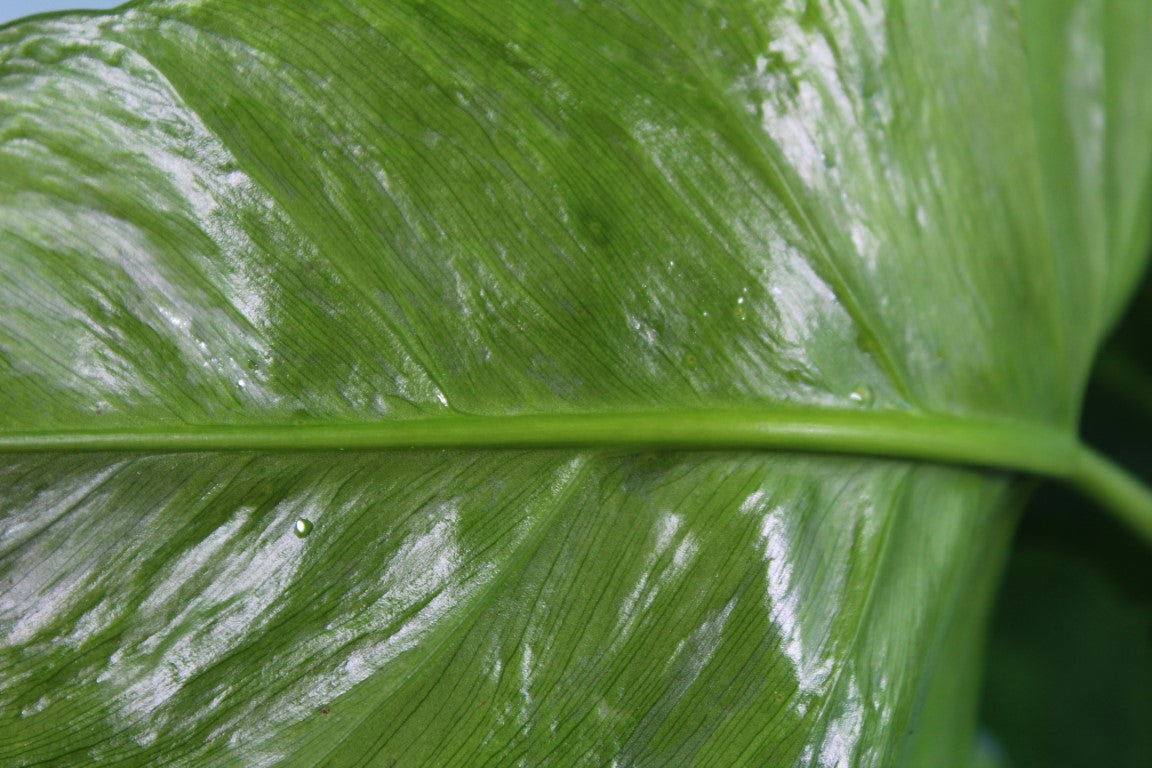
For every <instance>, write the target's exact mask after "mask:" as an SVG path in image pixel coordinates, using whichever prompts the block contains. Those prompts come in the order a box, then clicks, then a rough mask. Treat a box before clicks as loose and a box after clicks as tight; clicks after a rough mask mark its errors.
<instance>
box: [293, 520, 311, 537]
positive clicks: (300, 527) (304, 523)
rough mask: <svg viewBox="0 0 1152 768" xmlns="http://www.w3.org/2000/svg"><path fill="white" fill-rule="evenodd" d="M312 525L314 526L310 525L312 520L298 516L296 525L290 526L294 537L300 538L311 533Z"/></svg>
mask: <svg viewBox="0 0 1152 768" xmlns="http://www.w3.org/2000/svg"><path fill="white" fill-rule="evenodd" d="M314 527H315V526H314V525H312V521H311V520H309V519H308V518H306V517H298V518H296V525H294V526H292V532H293V533H295V534H296V538H298V539H302V538H304V537H305V536H307V535H308V534H310V533H312V529H313V528H314Z"/></svg>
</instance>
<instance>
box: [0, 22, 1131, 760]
mask: <svg viewBox="0 0 1152 768" xmlns="http://www.w3.org/2000/svg"><path fill="white" fill-rule="evenodd" d="M1150 38H1152V6H1147V5H1146V4H1145V3H1142V2H1136V1H1135V0H1133V1H1132V2H1128V3H1125V2H1104V1H1103V0H1101V2H1095V3H1092V2H1089V3H1078V4H1072V3H1066V4H1065V3H1049V2H1039V0H1036V2H1024V3H1022V4H1020V5H1015V4H1000V3H983V2H973V3H966V4H957V3H952V2H940V3H914V4H913V3H907V4H892V5H891V6H887V5H884V4H874V3H857V2H849V3H829V4H823V3H799V4H795V7H793V4H789V3H783V4H781V3H758V2H737V3H724V4H717V5H715V6H713V5H711V4H684V5H683V7H680V8H676V7H670V6H669V5H668V4H667V3H664V2H641V1H637V2H630V3H627V4H624V5H615V4H608V3H572V4H564V3H556V4H552V3H539V2H526V1H525V2H508V3H502V4H500V5H499V6H495V5H493V6H487V5H481V6H476V5H474V4H470V3H469V4H465V3H451V2H438V3H425V2H411V3H408V2H403V3H378V2H368V1H367V0H362V1H359V2H354V1H353V0H342V1H337V0H331V1H330V2H324V3H317V4H309V5H306V6H304V5H289V4H284V3H275V2H251V1H245V2H225V1H223V0H220V1H210V0H204V1H202V2H188V1H184V2H154V3H137V4H133V5H131V6H129V7H128V8H127V9H125V10H124V11H123V12H121V13H117V14H110V15H90V16H71V17H58V18H57V17H46V18H43V19H39V20H34V21H30V22H27V23H23V24H16V25H13V26H9V27H6V28H4V29H2V30H0V238H2V239H0V260H2V261H0V266H2V269H3V276H4V280H3V281H2V282H0V303H2V306H3V308H4V312H3V313H2V315H0V429H2V430H3V435H4V436H18V437H21V438H22V439H23V438H27V439H28V441H29V443H28V444H29V445H33V446H34V445H36V444H37V441H41V442H40V443H39V444H40V445H41V449H40V450H39V451H36V450H24V451H23V452H20V451H10V452H9V453H6V454H5V457H4V460H3V469H2V471H3V481H2V483H0V493H2V494H3V508H2V509H3V511H2V514H3V531H4V533H3V539H2V540H0V588H2V589H3V597H2V598H0V634H2V646H0V760H3V761H7V762H9V763H15V764H19V765H69V764H77V765H80V764H88V763H90V762H92V761H94V760H107V761H121V762H126V763H129V764H132V763H136V764H141V765H157V764H164V763H165V762H174V763H177V764H196V765H215V764H221V765H229V764H244V765H259V764H297V765H316V764H330V765H381V766H386V765H469V766H474V765H515V764H523V765H539V764H549V765H600V764H618V765H635V764H640V765H651V764H671V765H683V764H698V765H725V766H727V765H740V764H754V765H796V764H800V765H814V766H825V765H829V766H832V765H835V766H839V765H891V764H899V763H900V762H901V761H917V760H922V761H924V762H925V763H926V764H939V760H940V756H941V755H948V756H949V759H953V758H955V756H956V755H962V754H964V753H966V751H967V750H968V749H970V747H971V740H972V729H971V720H972V711H973V707H974V704H973V701H974V697H975V695H976V687H975V683H976V674H977V673H976V670H977V669H978V666H979V638H980V635H981V631H982V627H983V622H984V619H985V614H986V611H987V607H988V595H989V594H990V591H991V589H992V587H993V586H994V584H995V579H996V576H997V572H998V568H999V564H1000V562H1001V559H1002V556H1003V549H1004V547H1005V546H1006V543H1007V540H1008V538H1009V536H1010V531H1011V526H1012V524H1013V521H1014V510H1015V500H1016V499H1017V497H1018V495H1019V494H1018V491H1017V490H1016V488H1015V486H1014V485H1013V484H1012V482H1011V478H1009V477H1007V476H1005V475H1003V474H993V473H989V472H978V471H973V470H965V469H959V468H948V467H942V466H934V465H928V464H925V463H917V462H898V461H885V460H881V459H876V458H871V457H866V456H861V457H855V458H851V457H832V456H799V455H787V454H780V453H773V452H766V451H760V452H756V451H732V450H728V451H710V452H700V451H695V450H693V447H694V446H692V445H685V446H682V449H681V450H676V451H661V452H653V451H644V450H639V449H638V450H634V451H628V450H618V449H617V450H608V449H605V448H602V447H597V446H585V447H582V448H567V449H546V448H541V449H538V450H507V449H500V450H497V449H494V448H493V449H483V448H476V447H472V448H469V449H468V450H464V449H463V448H459V447H458V448H455V449H452V448H449V449H448V450H442V451H416V450H410V451H404V450H395V451H387V452H308V449H309V448H310V446H309V445H308V443H307V439H306V438H305V437H304V436H305V435H306V434H308V433H307V430H305V429H303V428H304V427H308V426H310V425H316V424H327V425H335V426H337V427H339V426H341V425H347V426H349V427H367V428H372V429H380V430H387V428H388V425H389V424H395V423H397V422H399V421H408V420H411V419H413V418H417V417H419V418H422V419H425V421H423V422H421V424H423V425H424V426H423V427H421V428H422V429H427V430H429V431H432V432H435V430H437V429H438V428H439V427H438V425H450V424H451V425H461V424H463V425H464V428H467V424H468V420H469V419H477V418H478V417H488V418H503V417H510V416H513V415H521V416H524V415H527V416H528V417H531V416H532V415H551V414H570V415H572V416H573V417H580V416H581V415H589V416H591V415H596V416H598V417H607V418H611V415H612V414H620V413H625V412H636V411H640V412H647V413H657V414H661V415H662V416H663V417H664V418H666V419H667V420H668V421H670V422H674V421H676V420H677V419H683V418H686V414H689V413H695V414H699V413H705V414H707V413H711V412H722V411H724V410H725V409H732V408H751V409H761V410H763V411H765V412H772V413H775V412H779V411H780V410H781V409H782V408H784V409H796V408H797V407H805V408H808V409H810V410H811V409H820V410H831V411H837V410H841V411H853V410H874V411H878V412H893V413H900V414H905V415H906V414H908V413H912V414H922V415H924V417H925V418H934V417H943V416H948V417H959V418H967V417H982V418H993V419H1000V420H1010V421H1018V422H1020V423H1022V424H1033V425H1041V426H1049V427H1053V428H1056V429H1062V430H1069V429H1071V428H1072V426H1073V425H1074V424H1075V421H1076V416H1077V410H1078V403H1079V400H1080V393H1081V390H1082V388H1083V382H1084V380H1085V377H1086V376H1087V373H1088V368H1089V364H1090V362H1091V360H1092V358H1093V355H1094V353H1095V350H1096V348H1097V345H1098V343H1099V340H1100V338H1101V337H1102V335H1103V334H1104V333H1105V332H1106V330H1107V328H1108V326H1109V324H1110V323H1111V322H1112V320H1113V319H1114V318H1115V316H1116V315H1117V314H1118V312H1119V311H1120V309H1121V306H1122V303H1123V300H1124V298H1125V297H1126V295H1127V293H1128V292H1129V291H1130V290H1131V286H1132V283H1133V281H1134V279H1135V277H1136V275H1137V273H1138V271H1139V269H1140V266H1141V261H1142V260H1141V258H1140V256H1141V254H1142V253H1143V252H1144V249H1143V244H1144V243H1145V242H1146V239H1145V238H1146V234H1147V226H1148V211H1149V209H1150V207H1149V178H1150V177H1149V165H1150V158H1152V143H1150V142H1148V140H1147V136H1148V135H1149V132H1150V131H1152V100H1150V99H1148V98H1147V97H1146V95H1145V94H1144V87H1143V78H1144V74H1145V73H1146V72H1147V71H1148V70H1149V67H1150V66H1152V53H1149V52H1150V51H1152V46H1149V45H1146V44H1145V43H1146V42H1147V41H1148V40H1149V39H1150ZM475 423H477V424H479V423H481V422H478V421H477V422H475ZM485 423H488V422H485ZM219 427H231V428H234V429H235V430H236V431H237V432H238V433H240V434H243V433H244V431H245V430H254V429H257V428H261V429H263V428H267V427H282V428H283V432H282V434H283V439H282V440H281V442H280V445H279V446H278V448H279V450H277V451H273V452H264V453H253V452H243V451H241V452H237V451H234V450H230V451H206V452H203V453H197V454H187V455H174V454H165V453H160V454H145V453H139V452H136V453H126V452H120V453H117V452H115V451H112V452H103V453H83V452H79V451H69V450H67V441H68V439H69V438H68V436H69V435H78V434H93V433H96V434H119V433H120V432H123V431H130V432H133V433H136V434H141V433H147V434H161V435H162V434H168V433H180V434H189V433H196V432H197V431H203V430H211V429H216V428H219ZM55 438H59V440H58V441H57V442H56V443H53V447H52V450H50V451H49V450H48V449H47V447H48V442H50V441H51V440H52V439H55ZM446 442H448V443H450V442H451V441H450V440H449V441H446ZM300 519H303V520H307V521H309V522H311V523H312V524H313V528H312V530H311V532H310V533H308V535H306V536H303V537H300V536H297V535H294V532H293V531H294V526H295V524H296V522H297V520H300ZM306 527H307V526H305V528H306ZM909 734H913V735H912V736H911V737H910V736H909ZM933 761H935V763H934V762H933Z"/></svg>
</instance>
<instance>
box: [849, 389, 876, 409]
mask: <svg viewBox="0 0 1152 768" xmlns="http://www.w3.org/2000/svg"><path fill="white" fill-rule="evenodd" d="M848 399H849V400H851V401H852V402H854V403H860V404H861V405H872V403H873V401H875V400H876V393H875V392H873V391H872V387H870V386H868V385H867V384H865V385H863V386H860V387H856V389H854V390H852V393H851V394H849V395H848Z"/></svg>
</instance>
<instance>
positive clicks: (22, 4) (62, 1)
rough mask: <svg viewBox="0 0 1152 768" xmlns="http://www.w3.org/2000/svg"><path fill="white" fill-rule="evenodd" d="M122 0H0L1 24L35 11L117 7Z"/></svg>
mask: <svg viewBox="0 0 1152 768" xmlns="http://www.w3.org/2000/svg"><path fill="white" fill-rule="evenodd" d="M122 2H124V0H0V24H3V23H4V22H6V21H11V20H12V19H18V18H20V17H21V16H28V15H30V14H33V13H44V12H45V11H67V10H74V9H77V8H115V7H116V6H117V5H120V3H122Z"/></svg>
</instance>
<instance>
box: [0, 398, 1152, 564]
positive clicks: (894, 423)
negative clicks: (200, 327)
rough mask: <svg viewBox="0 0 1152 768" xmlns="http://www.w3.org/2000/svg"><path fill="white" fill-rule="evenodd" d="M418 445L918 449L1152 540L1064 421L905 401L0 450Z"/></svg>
mask: <svg viewBox="0 0 1152 768" xmlns="http://www.w3.org/2000/svg"><path fill="white" fill-rule="evenodd" d="M417 448H425V449H429V448H441V449H483V448H489V449H496V448H608V449H646V450H651V449H674V450H716V449H737V450H760V451H765V450H772V451H798V452H811V453H825V454H829V453H830V454H845V455H852V456H869V457H876V458H894V459H912V460H916V461H929V462H935V463H941V464H956V465H963V466H972V467H982V468H991V469H999V470H1006V471H1011V472H1022V473H1027V474H1033V475H1039V476H1042V477H1048V478H1052V479H1056V480H1060V481H1063V482H1066V483H1068V484H1070V485H1071V486H1073V487H1074V488H1076V489H1078V490H1079V491H1080V492H1082V493H1084V494H1085V495H1086V496H1088V497H1089V498H1092V499H1094V500H1095V501H1097V502H1099V503H1100V504H1102V505H1103V506H1104V507H1106V508H1108V509H1109V510H1111V511H1112V512H1113V513H1114V514H1116V515H1117V516H1118V517H1119V518H1120V519H1121V520H1123V521H1125V522H1126V523H1127V524H1128V525H1130V526H1131V527H1132V528H1134V529H1135V530H1136V531H1137V532H1138V533H1139V534H1140V535H1141V536H1142V537H1144V538H1145V539H1146V540H1147V541H1148V542H1149V543H1152V491H1150V490H1149V489H1148V488H1146V487H1145V486H1143V485H1142V484H1141V483H1140V482H1139V481H1138V480H1136V479H1135V478H1133V477H1132V476H1130V475H1129V474H1127V473H1126V472H1125V471H1124V470H1123V469H1121V468H1120V467H1118V466H1116V465H1115V464H1113V463H1112V462H1110V461H1109V460H1108V459H1106V458H1104V457H1103V456H1101V455H1099V454H1098V453H1096V452H1095V451H1093V450H1092V449H1091V448H1088V447H1087V446H1085V445H1083V444H1082V443H1080V442H1079V441H1078V440H1076V439H1075V437H1073V436H1072V435H1068V434H1066V433H1064V432H1061V431H1059V430H1057V429H1055V428H1053V427H1046V426H1037V425H1032V424H1025V423H1020V422H1010V421H992V420H977V419H958V418H949V417H940V416H925V415H919V414H914V413H902V412H871V411H817V410H799V409H793V410H784V409H779V410H712V411H688V412H683V411H678V412H674V413H658V412H640V413H595V414H550V415H515V416H445V417H430V418H424V419H413V420H404V421H382V422H378V423H374V424H325V425H321V424H302V425H284V426H256V425H253V426H219V425H212V426H199V427H180V428H156V427H150V428H141V429H135V430H133V429H110V430H106V431H76V432H37V433H31V432H29V433H10V434H7V435H0V453H32V452H65V451H68V452H74V451H75V452H81V451H118V452H134V453H141V452H150V453H170V452H191V451H276V452H293V451H332V450H399V449H417Z"/></svg>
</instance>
